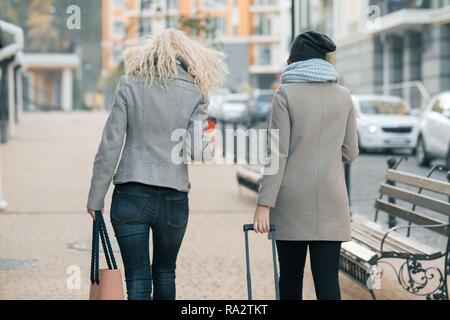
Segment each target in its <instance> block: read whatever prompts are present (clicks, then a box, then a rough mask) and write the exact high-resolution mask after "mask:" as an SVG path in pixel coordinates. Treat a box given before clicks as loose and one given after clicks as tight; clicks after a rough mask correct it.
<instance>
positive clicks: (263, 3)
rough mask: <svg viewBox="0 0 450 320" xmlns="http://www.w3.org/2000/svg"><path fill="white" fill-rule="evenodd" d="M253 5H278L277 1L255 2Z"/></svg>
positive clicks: (263, 0)
mask: <svg viewBox="0 0 450 320" xmlns="http://www.w3.org/2000/svg"><path fill="white" fill-rule="evenodd" d="M253 4H254V5H257V6H273V5H276V4H277V0H255V2H254V3H253Z"/></svg>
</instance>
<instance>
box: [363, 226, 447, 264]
mask: <svg viewBox="0 0 450 320" xmlns="http://www.w3.org/2000/svg"><path fill="white" fill-rule="evenodd" d="M360 228H362V229H363V230H366V232H368V233H373V234H375V235H376V237H377V238H378V239H379V241H380V244H381V240H382V239H383V237H384V235H385V234H386V232H387V231H388V229H386V228H385V227H383V226H381V225H379V224H378V223H376V222H373V221H369V220H367V221H365V222H364V223H362V224H361V225H360ZM385 243H386V244H388V245H390V246H396V247H399V248H400V249H401V250H403V251H404V252H411V253H418V254H427V255H430V256H431V255H434V254H437V253H440V252H441V250H440V249H438V248H433V247H430V246H428V245H425V244H423V243H420V242H418V241H416V240H415V239H412V238H410V237H407V236H405V235H403V234H401V233H398V232H392V233H391V234H389V237H388V238H387V239H386V242H385ZM386 248H387V247H386Z"/></svg>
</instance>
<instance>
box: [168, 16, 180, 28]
mask: <svg viewBox="0 0 450 320" xmlns="http://www.w3.org/2000/svg"><path fill="white" fill-rule="evenodd" d="M166 27H167V28H177V27H178V18H175V17H169V18H167V20H166Z"/></svg>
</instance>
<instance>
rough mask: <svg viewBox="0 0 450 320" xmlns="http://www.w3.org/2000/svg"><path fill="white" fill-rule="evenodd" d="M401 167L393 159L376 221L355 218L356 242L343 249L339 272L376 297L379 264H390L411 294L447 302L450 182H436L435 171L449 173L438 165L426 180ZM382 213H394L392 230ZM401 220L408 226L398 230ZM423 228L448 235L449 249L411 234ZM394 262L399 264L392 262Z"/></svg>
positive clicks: (382, 192) (391, 222)
mask: <svg viewBox="0 0 450 320" xmlns="http://www.w3.org/2000/svg"><path fill="white" fill-rule="evenodd" d="M400 163H401V161H398V162H397V161H395V160H394V159H390V160H389V167H390V169H389V170H388V171H387V173H386V180H385V182H383V183H382V184H381V185H380V189H379V193H380V194H379V198H378V199H377V200H376V201H375V218H374V221H369V220H366V219H362V218H357V217H355V215H353V217H352V238H353V241H351V242H347V243H344V244H343V245H342V252H341V259H340V269H341V271H343V272H344V273H346V274H347V275H349V276H350V277H351V278H352V279H354V280H355V281H357V282H358V283H360V284H362V285H363V286H364V287H365V288H366V289H368V290H369V292H370V293H371V295H372V297H373V298H374V299H376V295H375V289H378V288H377V286H376V283H377V281H379V280H380V279H381V277H382V276H383V272H384V271H383V270H382V268H381V267H380V265H388V266H390V267H391V268H392V269H393V271H394V272H395V275H396V277H397V280H398V282H399V284H400V285H401V286H402V287H403V288H404V289H405V290H406V291H408V292H409V293H411V294H414V295H417V296H423V297H426V298H427V299H429V300H447V299H448V276H449V275H450V237H449V236H450V224H449V218H450V203H449V198H448V197H450V183H448V182H446V181H439V180H435V179H432V178H431V177H432V175H433V173H435V172H436V171H443V170H444V167H443V166H441V165H437V166H434V167H433V168H432V169H431V170H430V171H429V172H428V174H427V176H426V177H423V176H419V175H414V174H410V173H406V172H402V171H399V170H397V168H398V165H399V164H400ZM448 179H450V173H449V175H448ZM424 192H426V194H424ZM380 212H384V213H386V214H388V215H389V222H390V228H389V229H387V228H384V227H382V226H381V225H380V224H378V223H377V221H378V218H379V214H380ZM397 218H398V219H401V220H403V221H406V223H405V224H404V225H399V226H395V221H396V219H397ZM420 228H425V229H428V230H431V231H433V232H435V233H436V234H440V235H442V236H444V237H446V238H447V245H446V248H445V249H444V250H442V249H439V248H434V247H431V246H428V245H426V244H424V243H422V242H420V241H419V240H416V239H412V238H411V237H410V235H411V231H412V230H414V229H420ZM399 231H405V232H406V234H403V233H400V232H399ZM391 259H396V260H398V261H399V263H392V262H393V260H391ZM438 260H443V262H442V264H440V265H441V266H442V268H439V267H437V265H438V264H439V263H440V262H439V261H438ZM427 265H428V266H427Z"/></svg>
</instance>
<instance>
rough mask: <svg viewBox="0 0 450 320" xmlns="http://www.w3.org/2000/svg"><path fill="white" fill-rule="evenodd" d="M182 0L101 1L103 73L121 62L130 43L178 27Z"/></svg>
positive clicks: (106, 72) (110, 70) (111, 69)
mask: <svg viewBox="0 0 450 320" xmlns="http://www.w3.org/2000/svg"><path fill="white" fill-rule="evenodd" d="M182 2H184V1H181V0H102V29H103V30H102V33H103V41H102V51H103V57H102V58H103V73H104V74H108V73H109V72H112V71H113V70H114V69H115V68H116V67H117V65H118V64H119V63H120V62H121V61H122V53H123V50H124V48H125V47H126V46H127V45H131V44H133V42H134V41H136V39H138V38H139V37H140V36H141V35H149V34H152V33H157V32H160V31H162V30H164V29H166V28H172V27H176V26H177V25H178V19H179V5H180V3H182Z"/></svg>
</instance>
